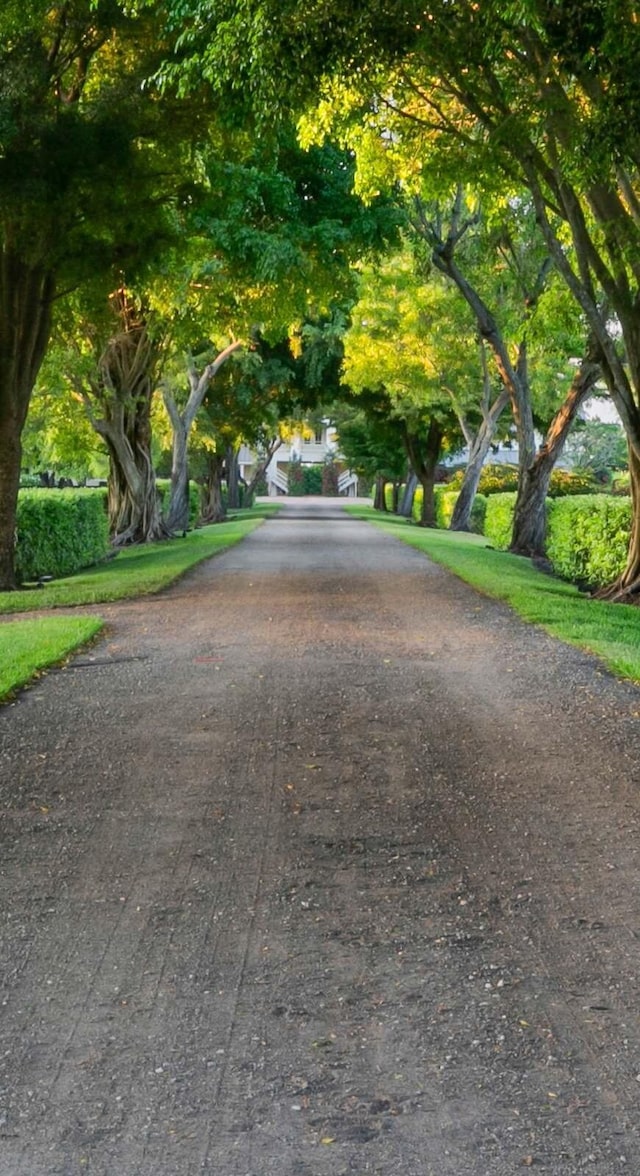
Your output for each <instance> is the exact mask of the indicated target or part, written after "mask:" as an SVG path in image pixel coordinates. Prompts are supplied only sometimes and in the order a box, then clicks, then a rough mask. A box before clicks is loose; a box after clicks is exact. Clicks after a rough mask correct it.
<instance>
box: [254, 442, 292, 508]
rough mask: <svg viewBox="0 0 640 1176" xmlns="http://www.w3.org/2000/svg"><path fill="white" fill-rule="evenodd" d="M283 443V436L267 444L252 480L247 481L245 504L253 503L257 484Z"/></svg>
mask: <svg viewBox="0 0 640 1176" xmlns="http://www.w3.org/2000/svg"><path fill="white" fill-rule="evenodd" d="M282 444H283V442H282V438H281V437H274V439H273V441H271V442H270V443H269V445H268V446H267V449H266V451H265V453H263V455H262V458H261V459H260V461H258V462H257V463H256V468H255V470H254V471H253V476H252V478H251V481H250V482H248V483H247V485H246V488H245V492H244V502H245V506H252V505H253V497H254V494H255V491H256V486H257V485H258V482H259V481H260V480H261V478H263V477H264V475H265V473H266V471H267V466H268V465H269V463H270V461H271V458H272V457H273V455H274V453H277V452H278V450H279V448H280V446H281V445H282Z"/></svg>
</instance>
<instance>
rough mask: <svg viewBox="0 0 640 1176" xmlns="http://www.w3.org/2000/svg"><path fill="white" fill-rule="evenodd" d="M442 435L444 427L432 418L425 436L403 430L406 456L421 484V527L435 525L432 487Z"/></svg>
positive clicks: (434, 481)
mask: <svg viewBox="0 0 640 1176" xmlns="http://www.w3.org/2000/svg"><path fill="white" fill-rule="evenodd" d="M443 437H444V429H443V427H442V425H441V424H440V422H439V421H437V420H435V419H434V418H432V419H431V420H430V421H429V428H428V429H427V434H426V437H421V436H419V435H418V434H417V433H413V432H411V431H409V430H408V429H407V430H406V431H405V436H404V442H405V447H406V450H407V457H408V458H409V461H410V463H411V468H412V470H414V472H415V474H416V477H417V479H418V481H419V483H420V485H421V486H422V510H421V513H420V526H421V527H435V525H436V502H435V495H434V489H435V484H436V470H437V468H438V460H439V458H440V451H441V449H442V440H443Z"/></svg>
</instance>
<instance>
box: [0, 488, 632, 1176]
mask: <svg viewBox="0 0 640 1176" xmlns="http://www.w3.org/2000/svg"><path fill="white" fill-rule="evenodd" d="M100 612H101V613H102V614H103V615H106V616H107V618H108V623H109V633H108V636H107V638H106V639H105V640H104V641H103V642H101V644H99V645H97V646H96V647H94V648H93V649H92V650H90V651H89V652H85V653H84V654H82V655H81V656H79V657H77V658H76V659H75V660H74V661H72V662H71V663H70V665H69V666H68V667H67V668H65V669H63V670H61V671H57V672H54V673H51V674H49V675H48V676H47V677H46V678H44V679H43V680H42V681H40V682H39V683H38V684H37V685H36V686H35V687H34V688H33V689H31V690H29V691H26V692H25V693H23V694H22V695H21V696H20V698H19V699H18V700H17V702H15V703H14V704H13V705H9V706H6V707H5V708H4V709H3V710H2V711H0V773H1V781H2V783H1V787H0V808H1V814H2V822H1V833H0V873H1V886H2V940H1V947H0V953H1V954H0V968H1V971H0V981H1V989H2V991H1V1002H2V1005H1V1018H0V1173H1V1174H2V1176H72V1174H76V1173H84V1172H86V1173H91V1174H93V1176H191V1174H192V1173H193V1174H195V1173H200V1172H210V1173H212V1174H215V1176H276V1174H277V1176H347V1174H352V1173H355V1174H357V1176H365V1174H368V1173H370V1174H372V1176H514V1174H517V1173H518V1172H520V1171H523V1170H526V1169H527V1168H531V1169H533V1170H540V1171H546V1172H548V1173H551V1174H553V1176H578V1174H579V1173H589V1174H591V1176H613V1174H614V1173H616V1174H618V1173H623V1172H624V1173H627V1174H628V1176H631V1174H633V1176H637V1174H638V1173H640V1138H639V1131H640V1114H639V1112H640V1023H639V1019H638V1011H639V1005H640V891H639V886H638V882H639V866H640V838H639V826H640V795H639V790H638V784H639V780H638V776H639V764H640V719H639V715H640V693H639V692H638V690H637V689H636V688H634V687H633V686H631V685H627V684H624V683H620V682H618V681H616V680H615V679H614V678H613V677H611V676H610V675H609V674H608V673H607V672H606V671H604V670H603V669H602V667H601V666H600V665H599V663H598V662H597V661H595V660H594V659H593V658H591V657H590V656H588V655H584V654H581V653H580V652H578V651H576V650H574V649H571V648H569V647H566V646H563V645H561V644H559V643H558V642H556V641H554V640H552V639H551V638H549V637H547V636H546V635H545V634H543V633H542V632H540V631H539V630H537V629H535V628H532V627H528V626H526V625H524V624H522V623H521V622H520V621H519V620H518V619H517V618H516V617H515V616H514V615H513V614H512V613H510V612H509V610H508V609H506V608H505V607H504V606H503V605H501V604H499V603H496V602H494V601H489V600H485V599H484V598H482V597H481V596H479V595H477V594H476V593H475V592H473V591H472V590H471V589H470V588H468V587H466V586H465V585H464V584H462V583H461V582H459V581H458V580H456V579H455V578H454V577H452V576H451V575H449V574H448V573H446V572H444V571H443V570H441V569H440V568H438V567H436V566H434V565H433V564H431V563H430V562H429V561H428V560H427V559H426V558H425V557H424V556H423V555H421V554H419V553H418V552H416V551H414V550H412V549H410V548H407V547H405V546H403V545H402V544H401V543H400V542H399V541H398V540H396V539H394V538H393V537H390V536H388V535H386V534H383V533H381V532H380V531H378V530H377V529H375V528H372V527H369V526H367V525H366V524H364V523H359V522H355V521H353V520H351V519H349V518H348V517H347V516H346V515H344V514H342V513H341V511H340V508H339V507H338V506H337V504H331V503H326V502H322V501H320V500H318V501H304V500H303V501H301V502H298V503H296V502H295V501H287V502H286V503H285V506H284V509H283V510H282V512H281V513H280V514H279V515H278V516H277V517H275V518H273V519H271V520H269V521H267V522H266V523H265V525H264V526H263V527H261V528H260V529H259V530H258V531H257V532H255V533H254V534H253V535H251V536H250V537H249V538H248V539H246V540H245V541H244V542H243V544H242V545H241V546H239V547H235V548H233V549H232V550H230V551H228V552H226V553H225V554H224V555H221V556H219V557H217V558H215V559H213V560H211V561H209V562H208V563H207V564H205V565H202V566H201V567H200V568H198V569H197V570H195V571H193V572H192V573H190V574H189V575H188V576H186V577H185V578H184V579H183V580H181V581H180V583H179V584H177V585H176V586H174V588H173V589H171V590H170V591H168V592H166V593H164V594H162V595H160V596H157V597H154V598H151V599H146V600H144V601H140V602H136V603H134V604H128V605H118V606H113V607H110V608H107V609H106V610H105V609H104V608H103V609H101V610H100Z"/></svg>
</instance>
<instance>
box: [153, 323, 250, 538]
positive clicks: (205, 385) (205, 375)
mask: <svg viewBox="0 0 640 1176" xmlns="http://www.w3.org/2000/svg"><path fill="white" fill-rule="evenodd" d="M240 347H242V343H241V342H240V341H239V340H235V341H234V342H233V343H230V344H229V345H228V346H227V347H225V348H223V350H222V351H221V352H220V353H219V354H218V355H217V356H216V358H215V359H214V360H213V361H212V362H211V363H208V364H207V365H206V367H205V368H204V370H203V371H202V372H201V374H200V375H198V373H197V371H196V369H195V367H194V365H193V362H192V361H191V360H190V361H189V364H188V367H187V375H188V380H189V397H188V400H187V403H186V406H185V408H184V410H183V411H182V412H180V410H179V409H178V406H177V404H176V402H175V400H174V398H173V396H172V395H171V393H170V392H169V390H168V389H167V388H164V389H163V392H162V397H163V400H164V403H165V408H166V410H167V412H168V414H169V419H170V421H171V427H172V429H173V460H172V463H171V497H170V499H169V510H168V511H167V525H168V527H169V528H170V529H171V530H176V531H186V529H187V526H188V524H189V468H188V446H189V433H190V432H191V427H192V425H193V422H194V421H195V419H196V415H197V413H198V410H199V409H200V408H201V406H202V402H203V400H204V398H205V396H206V394H207V392H208V390H209V386H210V384H211V382H212V381H213V380H214V379H215V377H216V375H217V373H218V372H219V371H220V368H221V367H222V366H223V365H224V364H225V363H226V362H227V360H228V359H229V358H230V357H231V356H232V355H233V353H234V351H238V349H239V348H240Z"/></svg>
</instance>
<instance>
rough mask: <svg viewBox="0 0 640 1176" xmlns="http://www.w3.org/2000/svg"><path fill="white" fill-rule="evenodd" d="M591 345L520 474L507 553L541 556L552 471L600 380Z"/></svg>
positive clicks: (543, 546) (598, 366)
mask: <svg viewBox="0 0 640 1176" xmlns="http://www.w3.org/2000/svg"><path fill="white" fill-rule="evenodd" d="M594 354H595V343H593V341H592V344H591V346H590V348H589V351H588V354H587V356H586V357H585V359H584V360H583V361H582V363H581V365H580V367H579V369H578V371H577V372H576V374H575V376H574V378H573V380H572V383H571V388H570V389H569V392H568V394H567V397H566V399H565V401H564V403H563V404H562V405H561V407H560V408H559V409H558V411H557V413H556V414H555V416H554V418H553V420H552V422H551V425H550V426H549V429H548V430H547V434H546V437H545V439H544V442H543V444H542V445H541V446H540V449H539V450H538V452H537V453H536V455H535V457H534V459H533V461H532V462H531V463H530V464H529V465H528V466H527V467H526V468H525V469H521V470H520V477H519V481H518V493H517V497H516V507H515V513H514V519H513V532H512V536H511V545H510V547H509V550H510V551H512V552H514V553H515V554H516V555H528V556H544V554H545V540H546V529H547V517H546V506H545V504H546V498H547V494H548V491H549V480H550V478H551V474H552V473H553V468H554V466H555V464H556V462H557V460H558V458H559V457H560V454H561V452H562V447H563V445H564V443H565V441H566V438H567V434H568V432H569V429H570V428H571V425H572V424H573V421H574V420H575V416H576V413H577V411H578V409H579V408H580V405H581V404H582V403H583V401H584V400H586V398H587V396H589V394H590V393H591V391H592V389H593V386H594V384H595V383H596V381H597V380H598V378H599V376H600V371H601V369H600V365H599V364H598V363H596V361H595V359H594V358H593V356H594Z"/></svg>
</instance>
